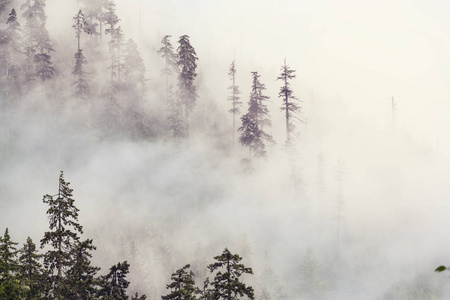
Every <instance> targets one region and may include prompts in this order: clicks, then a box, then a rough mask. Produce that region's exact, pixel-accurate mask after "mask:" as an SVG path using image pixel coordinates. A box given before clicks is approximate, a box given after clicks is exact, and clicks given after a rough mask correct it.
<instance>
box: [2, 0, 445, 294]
mask: <svg viewBox="0 0 450 300" xmlns="http://www.w3.org/2000/svg"><path fill="white" fill-rule="evenodd" d="M64 2H70V4H68V3H65V4H64V5H63V4H62V1H59V0H52V1H51V0H48V1H47V8H46V10H47V16H48V20H47V28H48V30H49V33H50V38H51V40H52V42H53V43H54V48H55V52H54V54H52V55H53V56H52V59H53V63H54V65H55V66H56V67H57V68H58V76H55V77H54V78H52V79H51V80H50V81H49V82H48V85H47V90H46V92H47V94H46V96H45V97H43V96H42V91H41V89H40V88H39V86H37V87H36V88H33V89H30V90H29V92H28V93H27V94H26V95H24V96H23V97H22V101H21V103H19V104H18V105H16V106H14V107H10V106H6V105H5V106H4V108H3V109H2V111H1V113H0V130H1V135H0V197H1V198H0V211H1V212H2V214H1V218H0V229H1V228H6V227H8V228H9V230H10V233H11V236H12V238H13V239H14V240H15V241H18V242H19V243H20V245H22V244H23V243H24V242H25V240H26V238H27V236H30V237H32V238H33V240H35V242H38V241H39V240H40V239H41V238H42V235H43V232H44V231H46V230H48V220H47V217H46V214H45V212H46V209H47V207H46V206H45V204H44V203H42V195H44V194H47V193H48V194H54V193H56V192H57V188H58V185H57V184H58V175H59V171H60V170H63V171H64V174H65V178H66V179H67V180H68V181H70V182H71V187H72V188H73V189H74V198H75V201H76V202H75V204H76V206H77V207H78V208H79V209H80V217H79V221H80V224H82V225H83V227H84V229H85V233H84V235H83V236H85V237H89V238H93V239H94V244H95V245H96V246H97V250H96V251H95V253H94V258H93V261H94V263H95V264H96V265H98V266H101V267H102V271H101V272H103V271H105V270H107V269H108V268H109V267H110V266H111V265H112V264H114V263H116V262H117V261H123V260H128V261H129V262H130V264H131V272H130V275H129V279H130V281H131V286H130V288H129V290H130V291H139V292H140V293H146V294H147V295H148V296H149V298H150V299H157V298H158V297H160V295H163V294H165V293H166V290H165V285H166V284H167V283H168V282H169V279H170V274H171V273H173V272H174V271H175V270H176V269H178V268H180V267H182V266H184V265H185V264H187V263H190V264H191V266H192V269H193V270H194V273H195V274H196V281H197V284H198V285H199V286H200V285H201V284H202V283H203V280H204V279H205V278H206V276H208V270H207V269H206V265H208V264H210V263H212V262H213V257H214V256H215V255H219V254H220V253H221V252H222V250H223V249H224V248H225V247H228V248H229V249H230V250H231V251H232V252H234V253H238V254H239V255H241V256H242V257H243V261H244V263H245V264H246V265H248V266H250V267H252V268H253V271H254V273H255V274H254V275H253V276H246V277H245V278H244V281H246V282H247V283H249V284H251V285H252V286H253V287H254V288H255V293H256V298H257V299H260V298H261V297H262V296H261V295H262V291H263V290H268V291H269V293H270V294H271V299H281V298H284V299H302V298H301V297H303V296H302V282H303V281H304V278H305V274H304V271H302V270H304V266H305V265H306V264H307V262H308V261H309V262H311V261H314V262H315V263H317V265H316V267H315V270H316V272H317V275H316V276H317V278H316V279H317V281H318V282H319V284H318V287H317V288H318V289H319V290H321V291H323V293H322V292H321V294H320V295H321V296H322V297H324V298H326V299H403V298H401V297H404V298H407V299H428V298H431V297H435V298H437V299H446V298H447V297H448V296H447V295H449V294H450V290H449V279H448V276H446V275H444V274H438V273H435V272H434V270H435V269H436V267H437V266H439V265H441V264H447V263H448V262H449V261H450V256H449V253H450V239H449V234H450V229H449V228H450V227H449V226H448V225H449V213H448V211H449V208H450V207H449V206H450V204H449V203H450V202H449V201H448V197H449V196H448V195H449V193H450V189H449V185H448V184H447V182H446V181H447V179H448V178H449V175H450V160H449V155H448V150H449V148H450V147H449V146H450V144H449V143H448V137H449V136H450V130H449V129H450V124H449V121H448V118H447V114H448V112H449V104H448V98H449V96H450V95H449V90H448V88H447V82H448V80H449V79H450V65H449V63H448V59H447V55H448V53H450V51H449V50H450V49H449V48H450V44H449V43H448V38H447V37H448V36H450V32H448V31H449V29H448V28H450V26H448V25H449V24H448V20H447V18H446V13H445V12H446V11H447V10H449V9H450V7H449V5H448V4H446V3H445V2H444V1H436V2H433V3H432V4H430V3H428V2H426V1H418V2H417V3H415V4H414V5H413V4H411V3H407V2H404V1H399V2H396V3H391V1H379V2H377V4H372V3H364V4H361V3H359V2H357V1H342V2H341V3H340V4H339V5H338V4H336V3H334V2H333V1H326V0H322V1H316V2H315V3H314V4H311V3H303V2H298V1H279V2H276V1H253V0H252V1H237V0H236V1H234V0H233V1H227V2H220V1H219V2H216V1H214V2H211V1H202V0H195V1H139V0H135V1H125V0H117V1H116V2H117V14H118V15H119V17H120V19H121V26H122V30H123V32H124V34H125V36H126V37H127V39H128V38H133V39H134V40H135V42H136V43H137V45H138V49H139V51H140V53H141V55H142V58H143V60H144V63H145V66H146V73H145V76H146V92H145V96H144V97H143V101H144V104H143V109H144V111H145V112H146V114H147V116H148V120H150V121H149V124H150V125H149V126H150V127H151V128H152V131H151V132H152V133H151V134H150V136H149V137H148V138H141V139H131V138H128V137H123V136H120V135H118V136H115V137H114V138H103V137H102V135H101V134H99V132H98V131H97V129H95V128H94V129H93V128H89V127H88V128H87V127H83V126H80V123H79V120H78V119H77V116H78V115H77V114H76V112H75V111H74V110H73V102H74V101H75V100H74V99H73V96H72V94H71V93H70V92H69V91H70V88H71V85H70V82H71V80H72V79H71V78H70V73H71V70H72V68H73V65H72V64H73V63H72V62H73V53H75V51H76V39H75V35H74V31H73V29H72V27H71V26H72V17H73V16H74V15H75V14H76V12H77V10H78V9H79V8H81V7H82V5H81V3H78V2H77V1H64ZM20 3H21V1H12V2H11V3H10V5H14V4H16V5H17V7H19V6H20ZM2 20H3V19H2ZM19 20H20V18H19ZM167 34H169V35H172V38H173V40H172V43H173V44H174V45H175V44H176V41H177V37H178V36H180V35H183V34H188V35H189V36H190V38H191V42H192V45H193V46H194V47H195V49H196V51H197V55H198V58H199V60H198V73H199V75H198V77H197V79H196V84H197V86H198V95H199V97H198V99H197V103H196V106H195V108H194V111H193V113H192V115H191V134H190V137H189V142H184V143H176V142H174V141H173V140H172V139H171V138H170V134H168V131H169V129H168V127H167V125H165V122H166V117H167V107H166V103H165V97H166V94H165V79H164V77H163V76H162V75H161V73H160V70H161V69H162V68H163V67H164V61H163V60H162V58H161V57H160V56H159V55H158V53H157V50H158V49H159V48H160V47H161V44H160V41H161V39H162V38H163V36H164V35H167ZM104 38H105V39H107V37H106V36H105V37H104ZM84 42H87V40H85V41H84ZM105 43H106V42H105ZM103 50H104V51H106V52H105V54H104V55H105V56H106V57H107V46H106V44H104V45H103ZM285 58H286V59H287V61H288V63H289V65H290V66H291V67H292V68H293V69H295V70H296V74H297V77H296V78H295V79H294V80H293V81H292V88H293V90H294V93H295V94H296V95H297V97H298V98H299V99H300V100H301V106H302V115H303V119H304V121H305V122H304V123H298V124H297V132H298V134H297V136H296V138H295V147H293V148H292V149H289V150H287V149H285V147H283V145H284V143H285V139H286V133H285V131H284V130H285V128H284V115H283V112H281V111H280V110H279V107H280V106H281V99H279V98H277V95H278V91H279V88H280V86H281V82H280V81H276V78H277V76H279V73H280V66H281V65H282V64H283V60H284V59H285ZM233 60H235V62H236V67H237V70H238V71H237V85H239V87H240V89H241V91H242V94H241V101H242V102H243V103H244V104H243V107H242V112H246V110H247V101H248V98H249V94H250V87H251V74H250V72H251V71H258V72H259V73H260V75H261V81H262V82H263V83H264V84H266V87H267V90H266V91H265V93H266V94H267V95H268V96H270V102H269V104H268V106H269V111H270V115H271V118H272V128H271V129H270V131H271V134H272V135H273V137H274V139H275V141H276V144H275V145H273V146H269V147H268V151H267V159H256V158H254V159H253V168H254V169H253V171H251V172H249V170H248V169H246V168H245V165H244V164H243V159H245V158H247V156H248V150H247V149H246V148H244V147H242V146H241V145H240V144H239V143H238V142H237V141H236V144H235V146H234V149H233V146H232V144H233V141H232V138H231V136H232V130H231V129H232V117H231V114H230V113H228V110H229V109H230V103H229V101H227V97H228V96H229V90H227V87H228V86H229V85H230V84H231V82H230V80H229V78H228V76H227V74H228V68H229V65H230V64H231V62H232V61H233ZM105 61H107V58H105V59H104V61H96V62H90V64H91V67H92V68H93V69H95V70H94V71H93V73H94V74H95V77H94V81H95V85H96V86H95V89H96V90H98V91H100V90H101V87H102V86H103V85H104V84H105V82H107V80H108V77H107V76H108V75H107V74H108V72H109V71H108V69H107V62H105ZM173 80H175V79H173ZM392 97H394V101H395V105H396V107H395V109H394V110H393V109H392ZM43 98H45V99H43ZM98 98H100V97H99V96H95V97H93V100H94V101H95V100H96V99H98ZM128 100H129V99H128V98H127V101H128ZM130 101H131V100H130ZM42 103H44V104H42ZM44 106H45V107H44ZM47 106H50V107H52V109H48V107H47ZM96 116H97V115H96V114H93V118H95V117H96ZM239 122H240V120H239ZM237 135H239V133H237ZM244 161H245V160H244ZM281 288H282V289H281ZM433 299H434V298H433Z"/></svg>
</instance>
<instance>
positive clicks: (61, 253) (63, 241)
mask: <svg viewBox="0 0 450 300" xmlns="http://www.w3.org/2000/svg"><path fill="white" fill-rule="evenodd" d="M69 185H70V183H69V182H66V181H65V180H64V174H63V172H62V171H61V173H60V175H59V188H58V194H56V195H48V194H47V195H44V197H43V200H42V201H43V202H44V203H45V204H47V205H48V206H49V208H48V210H47V215H48V217H49V224H50V227H49V228H50V231H47V232H45V234H44V238H42V239H41V248H44V247H45V246H46V245H49V246H50V249H49V250H48V251H47V252H46V253H45V254H44V266H45V267H46V269H47V271H48V272H49V279H50V282H51V284H52V287H51V294H53V296H54V297H56V298H58V299H60V298H61V295H62V294H63V290H64V283H63V279H64V275H65V271H66V270H67V269H68V268H70V267H71V266H72V265H73V259H72V256H71V253H72V251H73V250H74V248H75V247H76V246H77V245H78V242H79V237H78V233H80V234H82V233H83V227H82V226H81V225H80V224H79V223H78V211H79V210H78V208H76V207H75V204H74V203H75V200H74V199H73V198H72V192H73V190H72V189H71V188H70V187H69Z"/></svg>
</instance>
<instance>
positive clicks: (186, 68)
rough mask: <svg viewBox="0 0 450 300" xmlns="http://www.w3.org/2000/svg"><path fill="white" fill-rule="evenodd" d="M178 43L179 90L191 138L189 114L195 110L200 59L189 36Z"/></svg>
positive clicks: (184, 36)
mask: <svg viewBox="0 0 450 300" xmlns="http://www.w3.org/2000/svg"><path fill="white" fill-rule="evenodd" d="M178 43H179V44H180V45H179V46H178V49H177V53H178V67H179V69H180V73H179V74H178V90H179V93H180V99H181V101H182V103H183V104H184V110H185V116H186V120H185V122H186V136H187V137H189V113H190V112H191V111H192V110H193V108H194V105H195V101H196V99H197V87H196V86H195V84H194V80H195V78H196V77H197V73H196V72H195V71H196V69H197V60H198V58H197V54H196V53H195V50H194V47H192V46H191V43H190V41H189V36H188V35H183V36H181V37H180V39H179V40H178Z"/></svg>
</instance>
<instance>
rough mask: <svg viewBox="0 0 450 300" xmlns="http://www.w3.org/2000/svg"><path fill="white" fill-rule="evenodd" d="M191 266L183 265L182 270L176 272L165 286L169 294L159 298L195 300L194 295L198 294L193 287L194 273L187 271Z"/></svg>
mask: <svg viewBox="0 0 450 300" xmlns="http://www.w3.org/2000/svg"><path fill="white" fill-rule="evenodd" d="M190 267H191V266H190V265H189V264H187V265H185V266H184V267H183V268H181V269H178V270H176V271H175V272H174V273H173V274H172V276H171V277H170V279H171V280H172V282H171V283H169V284H168V285H166V288H167V289H168V290H170V293H169V294H167V295H165V296H161V299H162V300H195V299H197V297H196V294H198V293H199V291H198V289H197V288H196V287H195V281H194V272H192V271H191V270H189V268H190Z"/></svg>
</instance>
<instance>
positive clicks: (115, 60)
mask: <svg viewBox="0 0 450 300" xmlns="http://www.w3.org/2000/svg"><path fill="white" fill-rule="evenodd" d="M102 19H103V21H104V22H105V23H106V25H107V26H108V28H106V29H105V34H109V35H111V39H110V41H109V52H110V55H111V65H110V69H111V82H112V81H113V80H114V77H116V76H117V75H118V72H119V68H120V65H119V64H120V56H118V55H117V53H120V47H122V46H123V34H122V31H121V30H120V29H117V28H116V25H117V24H118V23H119V21H120V19H119V17H118V16H117V14H116V4H115V3H114V1H113V0H105V1H104V2H103V13H102Z"/></svg>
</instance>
